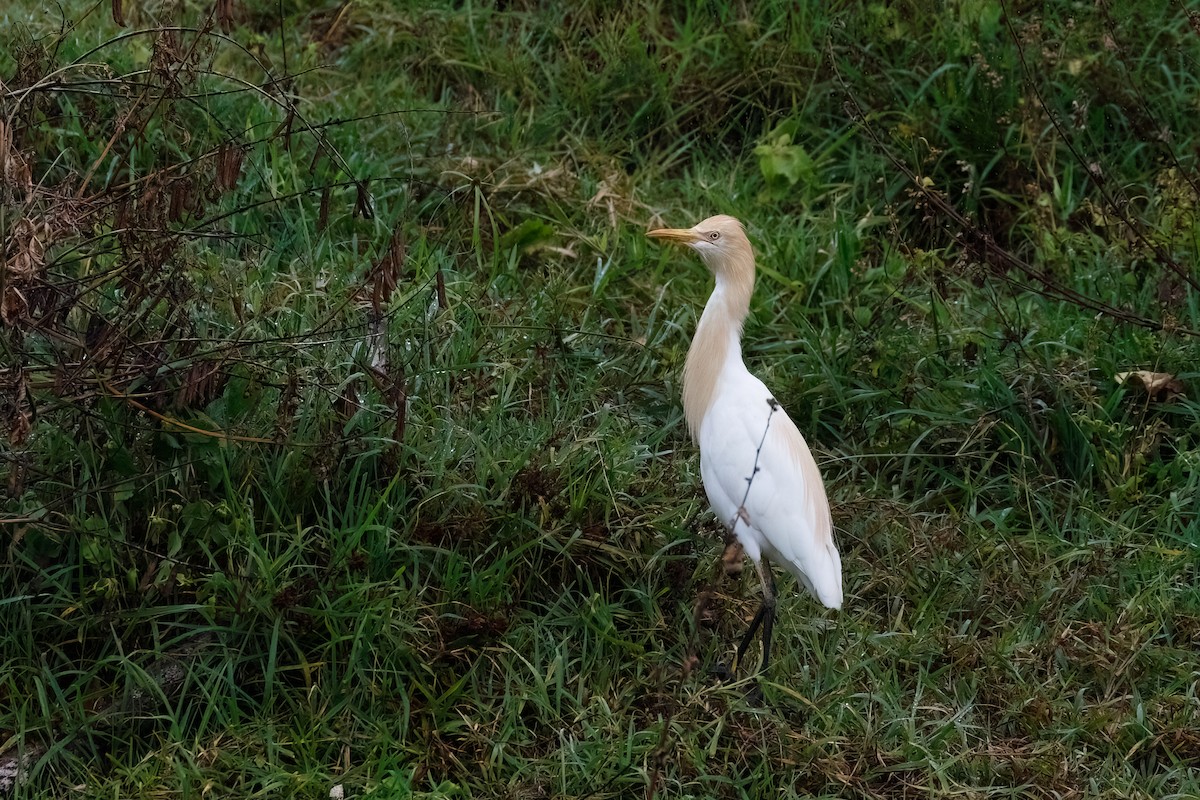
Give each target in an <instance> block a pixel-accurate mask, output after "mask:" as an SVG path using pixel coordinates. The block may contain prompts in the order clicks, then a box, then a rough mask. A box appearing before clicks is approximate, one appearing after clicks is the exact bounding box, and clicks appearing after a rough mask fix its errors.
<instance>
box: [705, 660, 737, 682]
mask: <svg viewBox="0 0 1200 800" xmlns="http://www.w3.org/2000/svg"><path fill="white" fill-rule="evenodd" d="M708 674H709V675H712V676H713V677H714V678H716V679H717V680H719V681H721V682H722V683H724V682H725V681H731V680H733V670H732V669H730V668H729V665H728V664H726V663H724V662H718V663H717V664H715V665H713V667H712V668H711V669H710V670H709V671H708Z"/></svg>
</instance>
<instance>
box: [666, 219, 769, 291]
mask: <svg viewBox="0 0 1200 800" xmlns="http://www.w3.org/2000/svg"><path fill="white" fill-rule="evenodd" d="M646 235H647V236H649V237H651V238H652V239H665V240H666V241H668V242H675V243H676V244H682V245H686V246H688V247H690V248H692V249H693V250H695V251H696V252H697V253H699V254H700V258H702V259H704V263H705V265H707V266H708V268H709V269H710V270H712V271H713V273H714V274H715V275H718V276H720V277H726V278H742V279H745V278H747V277H749V278H750V279H751V280H753V278H754V252H753V251H752V250H751V249H750V240H749V239H747V238H746V229H745V228H743V227H742V223H741V222H739V221H738V220H736V219H734V218H733V217H730V216H727V215H725V214H718V215H717V216H715V217H709V218H708V219H706V220H704V221H703V222H701V223H699V224H698V225H696V226H695V227H692V228H660V229H659V230H656V231H650V232H648V233H647V234H646ZM747 270H748V271H749V275H746V274H745V272H746V271H747Z"/></svg>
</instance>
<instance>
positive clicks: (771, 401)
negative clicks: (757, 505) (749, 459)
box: [729, 397, 780, 533]
mask: <svg viewBox="0 0 1200 800" xmlns="http://www.w3.org/2000/svg"><path fill="white" fill-rule="evenodd" d="M767 405H768V406H770V407H771V413H770V414H767V424H766V425H764V426H763V432H762V438H760V439H759V440H758V449H757V450H755V451H754V469H752V470H751V471H750V475H749V476H747V478H746V493H745V494H743V495H742V502H741V503H739V504H738V509H737V512H736V513H735V514H734V515H733V520H731V521H730V523H729V532H730V533H734V532H736V531H737V524H738V520H739V519H740V520H741V521H742V522H745V523H746V524H747V525H749V524H750V515H749V513H747V512H746V500H747V499H748V498H749V497H750V487H751V486H753V485H754V476H756V475H758V473H759V466H758V459H759V457H760V456H761V455H762V449H763V445H764V444H766V442H767V431H768V430H770V429H771V417H773V416H775V412H776V411H778V410H779V408H780V406H779V401H778V400H776V399H775V398H774V397H768V398H767Z"/></svg>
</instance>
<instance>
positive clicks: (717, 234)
mask: <svg viewBox="0 0 1200 800" xmlns="http://www.w3.org/2000/svg"><path fill="white" fill-rule="evenodd" d="M720 238H721V232H720V231H713V232H712V233H710V234H709V235H708V240H709V241H710V242H715V241H717V240H718V239H720Z"/></svg>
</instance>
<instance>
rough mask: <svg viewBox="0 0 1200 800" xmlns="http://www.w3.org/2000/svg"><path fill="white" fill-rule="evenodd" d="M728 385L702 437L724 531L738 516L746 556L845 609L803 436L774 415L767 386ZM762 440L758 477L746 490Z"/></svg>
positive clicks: (703, 463) (825, 504)
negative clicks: (772, 565) (784, 571)
mask: <svg viewBox="0 0 1200 800" xmlns="http://www.w3.org/2000/svg"><path fill="white" fill-rule="evenodd" d="M723 384H724V385H723V386H721V390H720V391H718V393H717V397H716V398H715V400H714V402H713V404H712V406H711V407H710V408H709V411H708V414H706V415H705V418H704V422H703V424H702V425H701V428H700V435H699V437H698V438H699V440H700V472H701V476H702V478H703V479H704V488H705V491H706V492H707V494H708V498H709V502H710V503H712V506H713V511H714V512H715V513H716V514H717V516H718V517H720V518H721V521H722V522H724V523H725V525H726V526H727V527H728V526H731V525H732V524H733V522H734V519H735V518H738V521H737V525H736V527H735V533H736V534H737V536H738V539H739V540H740V541H741V542H742V544H743V546H744V547H745V549H746V554H747V555H749V556H750V557H751V558H753V559H755V560H758V558H759V556H760V554H761V555H765V556H766V557H767V558H768V559H770V560H773V561H775V562H777V563H779V564H781V565H782V566H785V567H787V568H788V569H789V570H791V571H792V572H793V573H794V574H795V575H796V577H797V579H798V580H799V581H800V582H801V583H803V584H804V586H805V587H806V588H807V589H808V590H809V591H810V592H812V593H813V594H814V595H815V596H816V597H817V599H818V600H820V601H821V602H822V603H823V604H825V605H826V606H828V607H830V608H841V605H842V565H841V558H840V556H839V555H838V551H837V547H836V546H835V545H834V543H833V521H832V518H831V517H830V514H829V500H828V498H827V497H826V495H825V485H824V483H823V482H822V481H821V474H820V472H819V471H818V469H817V463H816V461H815V460H814V459H813V457H812V453H811V452H810V451H809V449H808V445H807V443H805V441H804V437H803V436H801V435H800V431H799V430H798V429H797V428H796V425H795V423H793V422H792V420H791V418H790V417H788V415H787V413H786V412H785V411H784V410H783V408H782V407H779V408H777V409H776V410H775V411H774V412H773V413H772V410H771V404H770V402H769V401H770V399H771V394H770V392H768V391H767V388H766V386H764V385H763V383H762V381H760V380H758V379H757V378H755V377H754V376H752V375H750V374H749V373H748V372H747V373H744V374H743V375H742V376H739V377H738V378H737V379H735V380H733V381H724V382H723ZM731 384H732V385H731ZM768 419H769V420H770V422H769V424H768ZM764 432H765V434H766V436H765V438H764V435H763V434H764ZM760 441H761V442H762V451H761V453H759V454H758V472H757V473H754V475H753V482H752V483H749V484H748V483H747V478H749V477H750V476H751V474H752V473H753V470H754V464H755V453H756V451H757V450H758V447H759V442H760ZM747 485H749V492H748V493H747ZM743 498H745V502H744V509H745V513H744V514H742V515H741V516H740V517H739V509H740V508H743Z"/></svg>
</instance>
